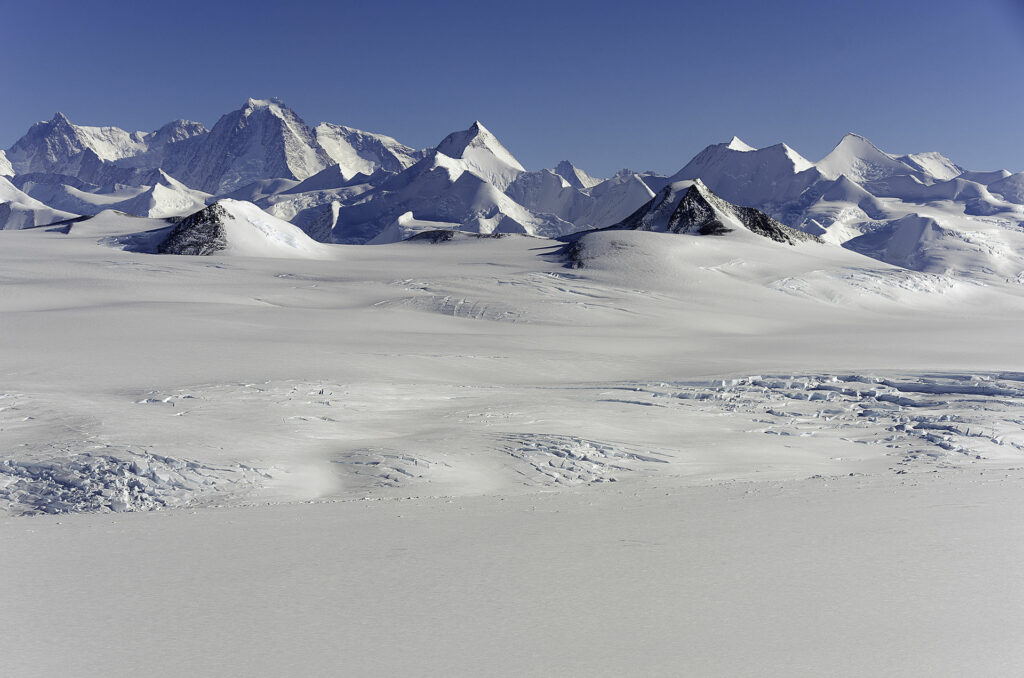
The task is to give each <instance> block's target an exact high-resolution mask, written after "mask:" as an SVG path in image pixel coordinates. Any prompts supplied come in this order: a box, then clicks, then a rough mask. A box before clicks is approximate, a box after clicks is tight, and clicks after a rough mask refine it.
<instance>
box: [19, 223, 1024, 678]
mask: <svg viewBox="0 0 1024 678" xmlns="http://www.w3.org/2000/svg"><path fill="white" fill-rule="evenodd" d="M101 217H102V218H99V217H98V218H96V219H93V220H86V221H83V222H79V223H77V224H73V225H71V227H70V228H63V229H45V228H44V229H28V230H22V231H4V232H2V233H0V281H2V284H0V313H2V316H0V317H2V322H0V341H2V342H3V345H4V346H5V347H6V350H5V351H3V353H2V354H0V374H2V375H3V381H2V383H0V439H2V440H3V441H4V446H3V448H2V455H3V456H2V458H0V508H2V509H3V510H4V511H5V513H6V514H7V515H6V517H3V518H0V571H2V572H4V574H5V576H6V581H7V582H8V583H9V585H8V586H6V587H4V590H3V592H2V593H0V609H2V610H3V611H2V612H0V656H3V658H4V659H3V665H4V667H5V672H6V671H10V673H11V675H19V676H52V675H76V676H129V675H138V674H140V673H145V674H147V675H151V676H180V675H204V676H205V675H210V676H214V675H339V674H343V675H424V676H426V675H431V676H433V675H436V676H451V675H482V674H485V675H496V676H497V675H508V676H514V675H590V676H594V675H601V676H603V675H607V676H621V675H665V676H670V675H730V676H738V675H751V676H753V675H758V676H764V675H769V676H812V675H823V674H827V675H839V676H843V675H849V676H855V675H879V676H886V675H891V676H907V675H920V676H926V675H927V676H944V675H948V676H954V675H965V674H974V675H1012V674H1015V673H1018V672H1020V671H1021V669H1022V668H1024V650H1022V649H1021V645H1020V643H1019V638H1020V634H1021V632H1022V631H1024V622H1022V621H1021V620H1022V619H1024V617H1022V615H1020V610H1021V609H1024V587H1022V586H1021V585H1020V583H1019V578H1018V577H1016V576H1015V575H1014V574H1013V573H1014V571H1015V566H1016V564H1017V563H1019V561H1020V558H1021V556H1022V555H1024V547H1022V546H1021V544H1022V543H1024V542H1022V540H1021V536H1024V535H1022V531H1024V529H1022V528H1024V514H1022V512H1021V509H1020V501H1019V497H1020V496H1021V495H1020V491H1021V489H1024V463H1022V461H1021V454H1022V451H1024V436H1022V434H1021V429H1022V421H1024V408H1022V406H1024V359H1022V358H1021V357H1020V352H1019V339H1020V337H1021V336H1024V335H1022V330H1024V314H1022V310H1024V297H1022V295H1021V289H1020V288H1019V286H1017V285H1014V284H1011V283H1006V284H998V283H989V284H982V283H980V282H971V281H969V280H965V279H963V278H954V277H949V276H943V275H935V274H930V273H919V272H915V271H909V270H905V269H900V268H897V267H894V266H891V265H888V264H884V263H881V262H879V261H876V260H873V259H869V258H867V257H864V256H862V255H859V254H857V253H855V252H851V251H849V250H845V249H842V248H840V247H838V246H834V245H830V244H820V243H814V242H805V243H799V244H797V245H795V246H790V245H785V244H781V243H776V242H773V241H770V240H767V239H765V238H761V237H758V236H756V235H754V234H751V233H749V232H746V231H739V230H737V231H735V232H733V233H730V234H728V235H727V236H724V237H710V236H709V237H697V236H684V235H675V234H664V233H646V232H603V233H594V234H590V235H586V236H584V237H583V239H582V242H583V250H582V251H583V253H584V255H585V256H584V265H583V267H582V268H568V267H566V265H565V261H564V259H563V258H562V257H561V256H560V255H559V254H558V250H559V245H558V243H554V242H553V241H549V240H544V239H539V238H531V237H526V236H514V235H509V236H506V237H501V238H475V237H470V236H466V237H459V238H453V239H452V240H449V241H447V242H441V243H431V242H401V243H394V244H389V245H380V246H342V245H324V246H323V248H324V249H323V250H318V251H317V253H316V254H317V257H318V258H301V257H298V258H296V257H293V258H272V257H242V256H230V255H224V256H211V257H184V256H159V255H151V254H144V253H139V252H130V251H124V250H121V249H118V247H117V246H116V245H117V243H124V242H125V238H124V236H125V235H126V234H129V233H135V232H146V231H151V230H153V229H158V228H168V227H167V226H166V224H164V223H163V222H159V221H158V220H145V219H134V218H127V217H121V218H117V217H116V215H112V214H111V213H105V214H104V215H101ZM65 231H66V232H65ZM154 237H155V236H154ZM76 509H81V510H82V511H85V512H76ZM148 509H168V510H159V511H153V510H148ZM68 511H70V513H68ZM126 511H127V512H126ZM51 513H52V514H53V515H45V514H51ZM40 514H42V515H40Z"/></svg>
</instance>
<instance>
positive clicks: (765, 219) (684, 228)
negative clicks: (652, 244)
mask: <svg viewBox="0 0 1024 678" xmlns="http://www.w3.org/2000/svg"><path fill="white" fill-rule="evenodd" d="M737 225H738V226H742V227H743V228H746V229H747V230H749V231H751V232H752V233H756V234H757V235H760V236H763V237H765V238H770V239H771V240H774V241H776V242H781V243H786V244H788V245H795V244H796V243H797V242H802V241H819V239H818V238H817V237H815V236H813V235H810V234H808V233H805V232H803V231H799V230H797V229H795V228H790V227H789V226H785V225H783V224H781V223H779V222H778V221H776V220H775V219H772V218H771V217H769V216H768V215H767V214H765V213H764V212H761V211H760V210H756V209H754V208H752V207H740V206H739V205H733V204H732V203H730V202H728V201H726V200H723V199H722V198H719V197H718V196H717V195H715V194H714V193H712V192H711V190H710V189H709V188H708V187H707V186H705V185H704V184H703V182H701V181H700V180H699V179H698V180H696V181H693V182H689V181H680V182H676V183H672V184H669V185H668V186H666V187H665V188H663V189H662V190H661V191H660V192H659V193H658V195H656V196H655V197H654V198H652V199H651V200H650V201H649V202H648V203H647V204H645V205H644V206H643V207H641V208H640V209H638V210H637V211H636V212H634V213H633V214H631V215H630V216H628V217H627V218H626V219H624V220H623V221H621V222H619V223H618V224H616V225H615V226H612V227H611V228H613V229H620V230H627V229H628V230H640V231H661V232H665V233H694V234H697V235H725V234H726V233H729V232H731V231H732V230H733V228H732V227H735V226H737Z"/></svg>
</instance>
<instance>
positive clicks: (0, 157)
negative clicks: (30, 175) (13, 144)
mask: <svg viewBox="0 0 1024 678" xmlns="http://www.w3.org/2000/svg"><path fill="white" fill-rule="evenodd" d="M13 176H14V167H13V166H12V165H11V161H10V160H8V159H7V152H6V151H2V150H0V177H13Z"/></svg>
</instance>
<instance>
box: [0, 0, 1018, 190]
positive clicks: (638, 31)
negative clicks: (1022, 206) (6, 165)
mask: <svg viewBox="0 0 1024 678" xmlns="http://www.w3.org/2000/svg"><path fill="white" fill-rule="evenodd" d="M0 19H2V21H3V24H4V25H5V28H6V30H4V31H3V35H4V37H3V40H2V42H0V45H2V49H3V53H4V55H5V58H4V59H3V65H2V66H0V91H2V92H4V96H3V104H2V105H0V147H4V148H6V147H8V146H10V145H11V144H12V143H13V142H14V141H15V140H16V139H17V138H18V137H19V136H21V134H23V133H24V131H25V130H26V129H27V128H28V126H29V125H30V124H31V123H33V122H34V121H36V120H41V119H48V118H49V117H50V116H51V115H52V114H53V113H54V112H55V111H57V110H60V111H63V112H65V113H66V114H67V115H68V116H69V117H70V118H71V120H72V121H74V122H78V123H81V124H93V125H97V124H111V125H118V126H120V127H125V128H128V129H144V130H151V129H155V128H157V127H159V126H160V125H162V124H163V123H165V122H167V121H169V120H171V119H174V118H189V119H193V120H200V121H202V122H204V123H206V124H207V125H210V126H212V124H213V123H214V122H216V120H217V118H218V117H219V116H220V115H221V114H223V113H226V112H228V111H230V110H233V109H235V108H238V107H239V106H240V105H241V104H242V102H244V100H245V99H246V98H247V97H249V96H253V97H271V96H277V97H280V98H281V99H283V100H284V101H285V102H286V103H287V104H288V105H289V106H291V107H292V108H293V109H295V110H296V111H297V112H298V113H299V114H300V115H301V116H302V117H303V118H304V119H305V120H306V121H307V122H308V123H310V124H315V123H317V122H320V121H322V120H328V121H330V122H336V123H340V124H346V125H351V126H354V127H358V128H361V129H366V130H369V131H375V132H383V133H386V134H390V135H392V136H394V137H396V138H398V139H399V140H401V141H403V142H405V143H407V144H409V145H411V146H416V147H425V146H433V145H435V144H436V143H437V142H438V141H440V140H441V138H443V137H444V136H445V135H446V134H447V133H448V132H450V131H453V130H455V129H463V128H465V127H467V126H468V125H469V124H470V123H471V122H472V121H473V120H475V119H480V120H481V121H483V123H484V124H485V125H486V126H488V127H489V128H490V129H491V130H492V131H493V132H495V134H496V135H497V136H498V137H499V138H500V139H501V140H502V141H503V142H504V143H505V145H506V146H508V147H509V149H510V150H511V151H512V152H513V154H515V155H516V156H517V157H518V158H519V159H520V161H521V162H522V163H523V164H524V165H525V166H526V167H527V168H530V169H536V168H540V167H550V166H553V165H554V164H555V163H556V162H557V161H558V160H560V159H563V158H568V159H571V160H573V161H574V162H576V163H577V164H578V165H580V166H582V167H583V168H585V169H587V170H588V171H590V172H591V173H594V174H600V175H607V174H610V173H612V172H614V171H615V170H616V169H619V168H621V167H630V168H632V169H638V170H639V169H655V170H659V171H663V172H673V171H675V170H677V169H679V167H681V166H682V165H683V164H685V162H686V161H687V160H689V159H690V157H692V156H693V155H694V154H695V153H697V152H699V151H700V150H701V149H702V148H703V147H704V146H706V145H707V144H710V143H716V142H719V141H726V140H728V139H729V138H730V137H731V136H732V135H733V134H736V135H738V136H740V137H741V138H743V139H744V140H745V141H747V142H748V143H751V144H753V145H755V146H766V145H770V144H773V143H777V142H779V141H785V142H786V143H788V144H790V145H791V146H793V147H794V148H796V149H797V150H798V151H800V152H801V153H803V154H804V155H806V156H808V157H809V158H810V159H811V160H817V159H818V158H819V157H821V156H822V155H824V154H825V153H827V152H828V151H829V150H830V149H831V147H832V146H834V145H835V143H836V142H838V141H839V139H840V137H841V136H842V135H843V134H844V133H845V132H847V131H855V132H858V133H860V134H863V135H865V136H867V137H868V138H870V139H872V140H873V141H874V142H875V143H876V144H878V145H879V146H880V147H882V148H883V149H885V150H888V151H891V152H899V153H904V152H917V151H927V150H939V151H942V152H944V153H946V154H947V155H949V156H950V157H951V158H953V159H954V160H955V161H957V162H959V163H960V164H962V165H965V166H968V167H971V168H976V169H990V168H996V167H1005V168H1008V169H1011V170H1024V124H1022V121H1024V87H1022V85H1024V83H1022V79H1024V78H1022V76H1021V75H1020V65H1021V64H1022V63H1024V0H973V1H972V2H964V1H963V0H957V1H953V0H928V1H925V0H899V1H897V2H893V1H892V0H888V1H886V2H881V1H876V0H864V1H860V2H831V1H824V0H823V1H820V2H810V1H805V0H781V1H779V2H771V3H766V2H738V1H734V0H718V1H717V2H713V3H710V2H645V1H643V0H635V1H634V2H630V3H624V2H605V1H603V0H593V1H591V2H558V1H557V0H548V1H547V2H534V1H533V0H517V1H516V2H502V3H487V2H483V1H480V2H454V1H445V0H438V1H435V2H430V3H426V2H411V1H405V0H401V1H400V0H374V1H373V2H367V1H366V0H363V1H361V2H347V1H339V2H310V1H308V0H292V1H290V2H280V1H274V2H269V1H266V0H251V1H249V2H244V3H242V2H237V3H235V2H194V1H192V0H180V1H177V2H147V1H145V0H139V1H136V2H122V1H119V0H116V1H114V0H112V1H106V2H104V1H102V0H98V1H96V2H80V1H76V2H68V1H65V0H57V1H52V2H46V1H45V0H41V1H40V2H38V3H29V2H24V1H23V0H0Z"/></svg>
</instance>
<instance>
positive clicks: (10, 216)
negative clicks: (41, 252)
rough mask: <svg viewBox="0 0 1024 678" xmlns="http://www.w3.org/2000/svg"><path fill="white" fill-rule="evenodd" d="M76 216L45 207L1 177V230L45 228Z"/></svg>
mask: <svg viewBox="0 0 1024 678" xmlns="http://www.w3.org/2000/svg"><path fill="white" fill-rule="evenodd" d="M74 216H75V215H74V214H71V213H69V212H62V211H60V210H55V209H53V208H51V207H48V206H47V205H44V204H43V203H41V202H39V201H38V200H36V199H35V198H33V197H32V196H30V195H28V194H27V193H24V192H23V191H21V190H19V189H18V188H17V187H16V186H15V185H14V184H12V183H11V182H10V181H9V180H8V179H7V178H6V177H2V176H0V230H5V229H21V228H32V227H33V226H45V225H46V224H52V223H54V222H57V221H61V220H64V219H71V218H73V217H74Z"/></svg>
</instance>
